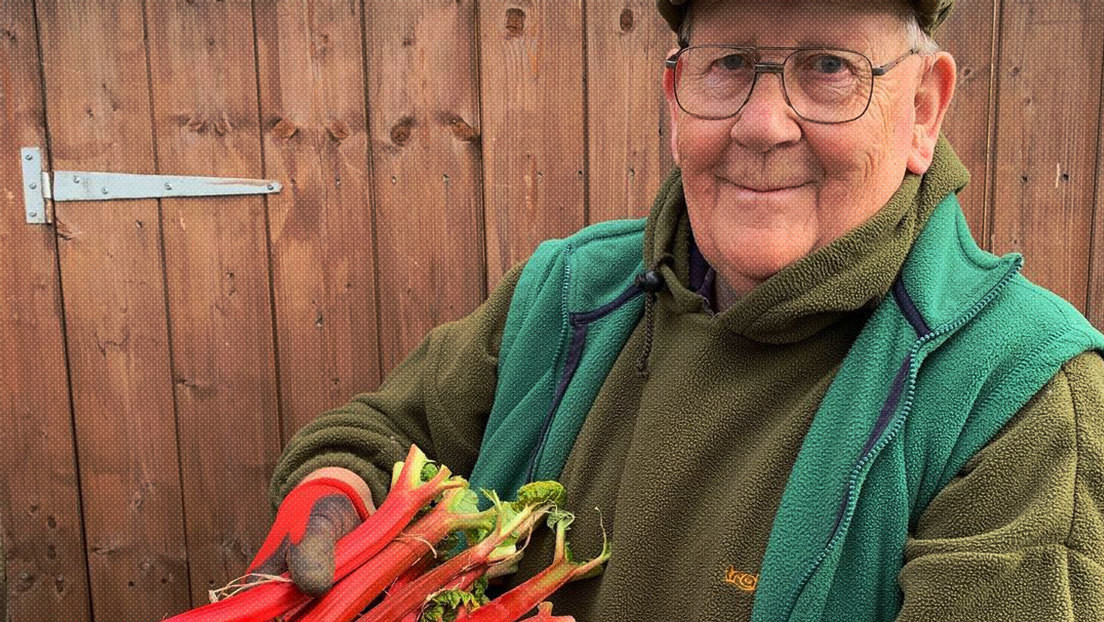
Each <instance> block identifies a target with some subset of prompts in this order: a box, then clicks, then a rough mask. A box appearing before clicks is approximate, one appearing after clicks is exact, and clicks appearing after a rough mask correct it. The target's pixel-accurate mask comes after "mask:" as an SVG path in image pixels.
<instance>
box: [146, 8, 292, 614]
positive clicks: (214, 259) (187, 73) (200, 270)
mask: <svg viewBox="0 0 1104 622" xmlns="http://www.w3.org/2000/svg"><path fill="white" fill-rule="evenodd" d="M146 12H147V15H146V18H147V25H148V32H149V35H148V36H149V49H150V75H151V76H152V93H153V112H154V114H153V119H154V132H155V134H156V138H157V142H156V145H157V152H156V157H157V162H158V167H159V169H160V171H161V172H164V173H171V174H181V175H211V176H218V177H251V178H259V177H262V173H263V168H262V166H261V141H260V127H259V119H258V107H257V82H256V78H257V74H256V65H255V62H256V59H255V55H254V49H253V20H252V11H251V4H250V2H248V0H227V1H225V2H217V1H215V0H206V1H188V0H178V1H174V2H147V3H146ZM163 210H164V214H165V218H164V236H165V270H166V282H167V284H168V299H169V301H170V305H171V319H172V322H171V324H170V328H171V336H172V343H173V372H174V387H175V390H176V401H177V409H178V413H179V415H178V421H177V426H178V430H179V432H178V433H179V444H180V462H181V473H182V475H183V483H184V505H185V509H186V513H185V516H186V523H187V529H188V569H189V572H190V573H191V587H192V598H193V601H195V602H201V601H203V600H205V599H206V593H207V590H208V589H211V588H214V587H221V586H223V585H224V584H226V583H227V582H228V581H230V580H231V579H234V578H236V577H238V576H240V575H242V574H244V573H245V569H246V567H247V566H248V563H249V560H250V559H251V558H252V555H253V553H254V552H255V551H256V550H257V549H258V548H259V547H260V544H261V542H262V541H263V539H264V536H265V534H266V533H267V531H268V527H269V524H270V521H271V516H270V513H269V503H268V495H267V489H268V481H269V477H270V476H271V474H272V469H273V467H274V465H275V462H276V458H277V457H278V455H279V451H280V433H279V428H280V426H279V418H278V411H277V409H278V406H277V399H276V372H275V353H274V345H273V324H272V300H271V291H270V282H269V269H268V247H267V237H266V214H265V202H264V200H263V198H262V197H259V196H245V197H215V198H195V199H183V198H182V199H166V200H164V201H163Z"/></svg>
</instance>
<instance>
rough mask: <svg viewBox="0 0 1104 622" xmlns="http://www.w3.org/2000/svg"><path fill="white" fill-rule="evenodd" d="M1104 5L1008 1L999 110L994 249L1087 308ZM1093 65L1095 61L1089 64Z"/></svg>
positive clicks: (1046, 0)
mask: <svg viewBox="0 0 1104 622" xmlns="http://www.w3.org/2000/svg"><path fill="white" fill-rule="evenodd" d="M1102 24H1104V3H1102V2H1100V1H1099V0H1093V1H1092V2H1085V1H1082V0H1021V1H1017V2H1005V3H1004V10H1003V16H1002V25H1001V28H1002V35H1001V46H1000V65H999V66H1000V79H999V89H1000V97H999V101H998V105H997V134H996V136H997V142H996V158H997V165H996V174H995V177H994V181H993V183H994V185H995V189H994V214H993V248H994V251H995V252H997V253H1003V252H1008V251H1013V250H1015V251H1022V252H1023V253H1024V256H1025V262H1024V274H1025V276H1027V277H1028V278H1030V279H1032V280H1034V281H1035V282H1037V283H1039V284H1040V285H1042V286H1044V287H1047V288H1049V289H1051V290H1053V291H1055V292H1056V293H1058V294H1059V295H1061V296H1063V297H1064V298H1066V299H1067V300H1069V301H1070V302H1072V303H1073V304H1074V305H1076V306H1077V307H1078V308H1079V309H1082V310H1084V309H1085V304H1086V287H1085V284H1086V283H1087V282H1088V267H1089V241H1090V236H1091V234H1092V232H1091V228H1092V226H1091V217H1092V201H1093V185H1092V181H1091V180H1092V179H1093V176H1094V175H1095V165H1096V140H1097V139H1096V137H1097V134H1098V132H1097V124H1098V118H1099V110H1100V107H1099V97H1100V79H1101V76H1100V72H1101V65H1100V63H1099V62H1098V61H1099V59H1100V50H1101V46H1102V45H1104V27H1102ZM1087 59H1091V60H1087Z"/></svg>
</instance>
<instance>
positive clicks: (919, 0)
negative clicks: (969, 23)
mask: <svg viewBox="0 0 1104 622" xmlns="http://www.w3.org/2000/svg"><path fill="white" fill-rule="evenodd" d="M911 1H912V6H913V7H914V8H915V9H916V16H917V17H918V18H919V20H920V28H921V29H923V31H924V32H926V33H928V35H931V34H932V33H933V32H935V29H936V27H937V26H939V24H941V23H943V20H944V19H946V18H947V13H950V12H951V7H952V6H954V0H911ZM689 4H690V0H656V8H657V9H659V13H660V14H661V15H663V19H665V20H667V23H668V24H670V25H671V30H673V31H675V32H678V30H679V26H681V25H682V18H683V17H685V16H686V7H687V5H689Z"/></svg>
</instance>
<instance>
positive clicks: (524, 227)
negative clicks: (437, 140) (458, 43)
mask: <svg viewBox="0 0 1104 622" xmlns="http://www.w3.org/2000/svg"><path fill="white" fill-rule="evenodd" d="M479 17H480V20H479V39H480V49H481V54H480V59H481V62H480V65H481V68H482V69H481V73H480V77H479V82H480V91H481V101H482V109H483V144H484V162H483V181H484V198H485V199H484V200H485V203H484V205H485V213H486V230H487V281H488V287H492V288H493V287H494V285H495V284H496V283H497V282H498V279H499V278H500V277H501V276H502V274H503V273H504V272H506V270H508V269H509V268H510V267H511V266H512V265H514V264H515V263H517V262H518V261H521V260H523V259H526V258H528V257H529V255H530V254H532V252H533V251H534V250H535V249H536V247H537V244H539V243H540V242H541V241H542V240H546V239H548V238H553V237H564V236H566V235H570V234H571V233H573V232H575V231H577V230H578V229H580V228H582V226H583V225H584V220H585V214H584V211H585V210H584V208H585V205H584V199H585V171H584V169H585V154H584V152H583V150H584V143H583V140H584V136H583V126H584V115H585V112H584V109H583V73H582V72H583V24H582V20H583V6H582V1H581V0H571V1H566V0H483V2H481V3H480V5H479Z"/></svg>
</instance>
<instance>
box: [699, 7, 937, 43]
mask: <svg viewBox="0 0 1104 622" xmlns="http://www.w3.org/2000/svg"><path fill="white" fill-rule="evenodd" d="M693 7H694V3H693V2H690V3H689V5H688V6H687V7H686V17H684V18H683V20H682V23H681V24H679V30H678V42H679V47H686V46H688V45H690V30H691V22H692V21H693V20H692V19H691V18H690V16H691V14H692V13H693V11H694V9H693ZM901 21H902V24H903V26H904V32H905V40H906V41H908V45H909V49H913V50H916V51H917V52H919V53H920V54H932V53H934V52H938V51H939V44H938V43H936V42H935V39H933V38H932V36H931V35H929V34H928V33H926V32H924V29H923V28H921V27H920V18H919V17H918V16H917V15H916V11H914V10H912V9H902V11H901Z"/></svg>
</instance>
